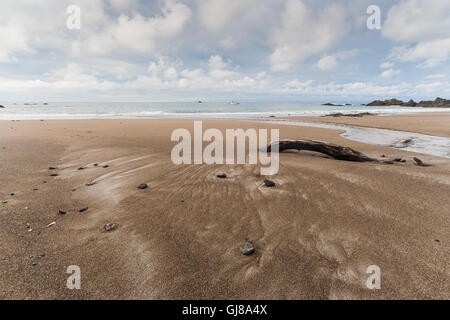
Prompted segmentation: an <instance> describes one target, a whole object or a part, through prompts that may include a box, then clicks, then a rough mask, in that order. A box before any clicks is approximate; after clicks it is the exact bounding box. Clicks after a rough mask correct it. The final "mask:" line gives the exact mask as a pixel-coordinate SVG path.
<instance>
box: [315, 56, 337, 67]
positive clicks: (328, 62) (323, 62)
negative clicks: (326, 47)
mask: <svg viewBox="0 0 450 320" xmlns="http://www.w3.org/2000/svg"><path fill="white" fill-rule="evenodd" d="M337 65H338V62H337V59H336V57H335V56H325V57H323V58H322V59H320V60H319V61H318V62H317V68H319V69H320V70H331V69H334V68H336V67H337Z"/></svg>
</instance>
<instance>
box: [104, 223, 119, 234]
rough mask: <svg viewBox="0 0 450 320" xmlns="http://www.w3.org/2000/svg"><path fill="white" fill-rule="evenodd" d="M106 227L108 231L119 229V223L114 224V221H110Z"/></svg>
mask: <svg viewBox="0 0 450 320" xmlns="http://www.w3.org/2000/svg"><path fill="white" fill-rule="evenodd" d="M104 228H105V231H106V232H110V231H114V230H116V229H117V225H116V224H114V223H108V224H105V227H104Z"/></svg>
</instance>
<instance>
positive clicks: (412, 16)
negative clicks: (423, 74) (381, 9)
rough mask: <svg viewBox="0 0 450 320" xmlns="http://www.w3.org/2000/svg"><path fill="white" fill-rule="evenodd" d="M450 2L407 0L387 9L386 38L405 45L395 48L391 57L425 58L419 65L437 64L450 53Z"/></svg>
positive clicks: (406, 60)
mask: <svg viewBox="0 0 450 320" xmlns="http://www.w3.org/2000/svg"><path fill="white" fill-rule="evenodd" d="M449 30H450V1H448V0H433V1H428V0H405V1H402V2H400V3H399V4H397V5H394V6H393V7H392V8H391V9H390V10H389V12H388V14H387V18H386V21H385V23H384V25H383V28H382V34H383V36H384V37H386V38H388V39H390V40H392V41H395V42H399V43H405V45H403V46H397V47H394V48H393V50H392V53H391V57H392V59H394V60H396V61H400V62H408V61H409V62H415V61H422V63H421V64H419V67H425V68H427V67H435V66H437V65H439V64H440V63H442V62H445V61H447V60H448V58H449V56H450V35H449Z"/></svg>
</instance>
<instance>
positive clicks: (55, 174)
mask: <svg viewBox="0 0 450 320" xmlns="http://www.w3.org/2000/svg"><path fill="white" fill-rule="evenodd" d="M57 176H58V174H57V173H52V174H51V175H50V177H57ZM44 183H46V182H44Z"/></svg>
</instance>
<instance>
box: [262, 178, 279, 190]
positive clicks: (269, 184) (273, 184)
mask: <svg viewBox="0 0 450 320" xmlns="http://www.w3.org/2000/svg"><path fill="white" fill-rule="evenodd" d="M264 184H265V185H266V187H269V188H272V187H275V185H276V184H275V182H273V181H271V180H268V179H264Z"/></svg>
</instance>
